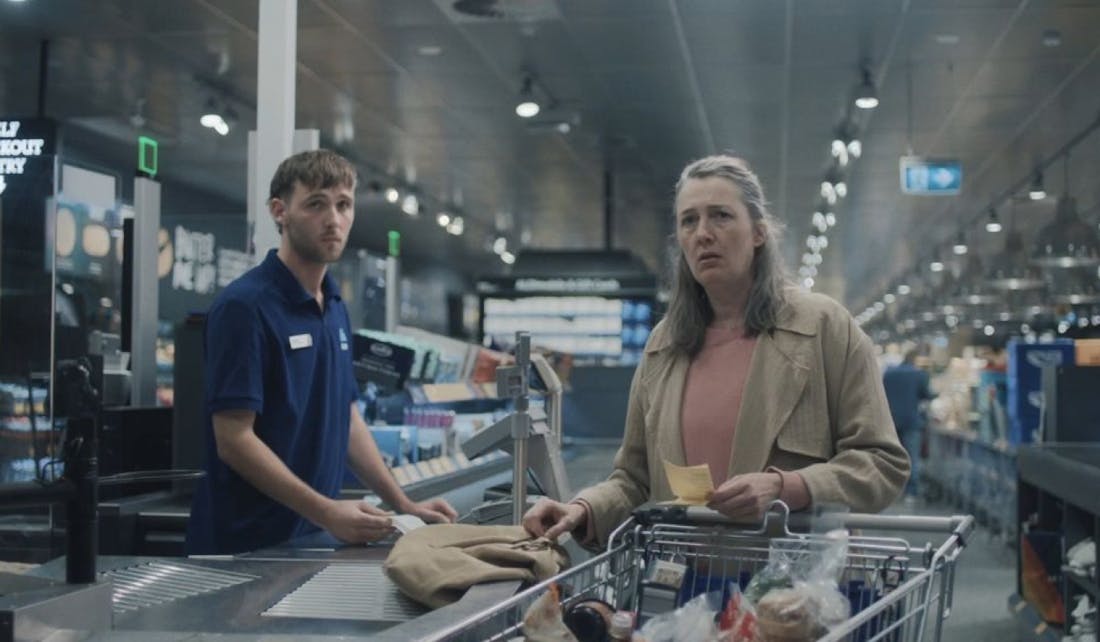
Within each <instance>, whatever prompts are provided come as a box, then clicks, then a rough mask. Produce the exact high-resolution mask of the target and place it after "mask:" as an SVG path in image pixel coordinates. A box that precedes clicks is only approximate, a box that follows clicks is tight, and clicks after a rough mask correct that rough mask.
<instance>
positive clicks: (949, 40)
mask: <svg viewBox="0 0 1100 642" xmlns="http://www.w3.org/2000/svg"><path fill="white" fill-rule="evenodd" d="M936 42H938V43H940V44H941V45H957V44H959V36H958V34H954V33H938V34H936Z"/></svg>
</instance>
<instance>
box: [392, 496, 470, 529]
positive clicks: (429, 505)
mask: <svg viewBox="0 0 1100 642" xmlns="http://www.w3.org/2000/svg"><path fill="white" fill-rule="evenodd" d="M402 512H404V513H406V514H408V515H416V516H417V517H419V518H420V519H422V520H424V523H426V524H453V523H454V522H455V521H456V520H458V512H456V511H455V509H454V508H452V507H451V505H450V504H448V503H447V500H445V499H443V498H442V497H436V498H434V499H429V500H426V501H423V502H411V503H410V504H409V505H408V506H405V507H404V510H403V511H402Z"/></svg>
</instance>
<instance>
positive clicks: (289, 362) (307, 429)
mask: <svg viewBox="0 0 1100 642" xmlns="http://www.w3.org/2000/svg"><path fill="white" fill-rule="evenodd" d="M322 291H323V293H324V299H325V306H324V311H323V312H322V310H321V309H320V307H319V306H318V305H317V301H316V300H314V298H313V297H312V296H311V295H310V294H309V293H308V292H306V290H305V288H303V287H302V285H301V284H300V283H299V282H298V280H297V279H296V278H295V277H294V274H293V273H291V271H290V270H289V269H287V267H286V265H285V264H283V262H282V261H281V260H280V259H279V258H278V256H276V254H275V250H272V251H270V252H269V253H268V254H267V257H266V258H265V259H264V261H263V262H262V263H261V264H260V265H258V266H256V267H255V268H253V269H251V270H249V271H248V272H247V273H245V274H244V275H243V276H241V277H240V278H239V279H237V280H236V281H234V282H233V283H231V284H229V286H228V287H226V288H225V290H223V291H222V293H221V294H219V295H218V297H217V299H216V300H215V301H214V304H213V305H212V306H211V307H210V312H209V314H208V316H207V322H206V334H205V351H206V371H205V375H206V428H205V430H206V436H207V465H206V470H207V475H206V477H205V478H204V479H203V480H202V481H201V482H200V483H199V485H198V487H197V488H196V491H195V496H194V500H193V502H192V507H191V520H190V522H189V523H188V529H187V552H188V554H213V553H238V552H242V551H249V550H255V549H258V548H262V547H265V546H271V545H274V544H278V543H280V542H284V541H286V540H287V539H290V538H292V537H297V536H299V535H304V534H307V533H311V532H314V531H316V530H318V529H317V527H316V526H314V525H313V524H311V523H310V522H308V521H306V520H305V519H303V518H302V517H301V516H299V515H298V514H297V513H295V512H294V511H292V510H290V509H289V508H287V507H285V506H283V505H282V504H280V503H278V502H276V501H275V500H273V499H271V498H269V497H268V496H267V495H265V494H263V493H262V492H260V491H259V490H257V489H256V488H255V487H254V486H252V484H250V483H249V482H247V481H246V480H245V479H243V478H242V477H241V476H240V475H238V474H237V473H236V472H234V471H233V470H232V469H230V468H229V466H227V465H226V464H225V462H223V461H222V460H221V459H220V458H219V457H218V453H217V445H216V443H215V441H214V425H213V419H212V417H213V413H215V412H218V411H222V410H251V411H253V412H255V413H256V422H255V425H254V428H255V432H256V434H257V435H258V436H259V438H260V439H261V440H263V442H264V443H265V444H267V445H268V447H270V448H271V450H272V451H274V452H275V454H276V455H277V456H278V457H279V459H281V460H282V461H283V462H284V463H285V464H286V465H287V467H288V468H290V470H291V471H292V472H293V473H294V474H295V475H297V476H298V477H299V478H300V479H301V480H302V481H304V482H305V483H307V484H309V485H310V486H312V487H313V488H314V489H315V490H316V491H317V492H319V493H321V494H322V495H326V496H328V497H336V496H337V494H338V493H339V491H340V482H341V480H342V479H343V476H344V465H345V460H346V458H347V452H348V426H349V421H350V419H351V417H350V407H351V403H352V401H353V400H354V399H355V395H356V385H355V379H354V373H353V370H352V362H351V346H350V338H349V337H350V334H351V328H350V324H349V321H348V312H347V308H345V307H344V303H343V301H342V300H341V298H340V294H339V290H338V288H337V285H336V282H335V280H334V279H333V278H332V276H331V275H328V274H326V275H325V279H324V282H323V284H322Z"/></svg>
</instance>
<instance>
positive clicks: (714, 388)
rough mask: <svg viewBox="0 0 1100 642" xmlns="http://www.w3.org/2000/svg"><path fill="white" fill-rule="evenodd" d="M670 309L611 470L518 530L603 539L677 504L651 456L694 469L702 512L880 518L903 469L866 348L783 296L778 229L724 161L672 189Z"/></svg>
mask: <svg viewBox="0 0 1100 642" xmlns="http://www.w3.org/2000/svg"><path fill="white" fill-rule="evenodd" d="M674 215H675V229H676V233H675V240H676V244H675V246H674V247H673V248H672V265H673V279H672V292H671V298H670V302H669V310H668V314H667V315H666V316H665V318H664V319H663V320H662V321H661V322H660V323H659V324H658V325H657V327H655V328H654V330H653V333H652V334H651V336H650V338H649V340H648V342H647V343H646V347H645V351H644V356H643V357H642V361H641V363H640V364H639V366H638V368H637V370H636V371H635V373H634V380H633V383H632V384H631V390H630V399H629V404H628V409H627V417H626V428H625V433H624V436H623V443H622V447H621V448H620V449H619V452H618V454H617V455H616V457H615V462H614V470H613V471H612V473H611V476H610V477H609V478H608V479H607V481H604V482H602V483H600V484H597V485H596V486H594V487H592V488H588V489H585V490H583V491H581V492H580V493H579V494H578V495H577V497H576V498H575V499H574V500H573V501H572V502H570V503H568V504H563V503H560V502H555V501H550V500H548V499H543V500H540V501H539V503H537V504H536V505H535V506H534V507H532V508H531V510H530V511H528V513H527V515H526V516H525V517H524V522H523V525H524V526H525V527H526V528H527V529H528V530H529V531H530V532H532V533H533V534H535V535H545V536H547V537H550V538H555V537H557V536H558V535H560V534H561V533H563V532H566V531H573V532H574V535H575V536H576V537H578V539H579V540H580V541H581V542H583V543H588V544H594V543H599V544H603V543H605V542H606V541H607V538H608V536H609V534H610V533H611V531H612V530H614V528H615V527H616V526H617V525H618V524H620V523H622V522H623V521H624V520H626V519H627V518H628V517H629V516H630V514H631V511H632V510H633V509H634V508H635V507H637V506H638V505H640V504H642V503H644V502H646V501H649V500H654V501H663V500H671V499H673V498H674V496H673V494H672V491H671V489H670V487H669V483H668V479H667V477H666V474H665V469H664V462H666V461H667V462H669V463H671V464H676V465H681V466H683V465H706V466H708V467H709V469H710V473H711V478H712V480H713V481H714V484H715V486H716V488H715V490H714V491H713V493H712V494H711V496H710V499H709V503H708V506H710V507H711V508H713V509H715V510H718V511H720V512H722V513H723V514H725V515H727V516H730V517H733V518H741V519H758V518H759V517H760V516H761V515H762V513H763V512H764V510H765V509H766V507H767V506H768V504H769V503H770V502H771V501H772V500H775V499H782V500H783V501H785V502H786V503H787V504H788V505H789V506H790V507H791V508H792V509H794V510H798V509H802V508H807V507H809V506H810V505H815V504H826V503H837V504H844V505H847V506H849V507H850V508H851V509H852V510H855V511H864V512H866V511H878V510H881V509H883V508H885V507H886V506H888V505H889V504H890V503H891V502H893V501H894V499H895V498H896V497H897V495H898V493H899V492H900V491H901V488H902V485H903V484H904V483H905V480H906V475H907V473H908V471H909V463H908V461H907V458H906V456H905V451H904V450H903V449H902V447H901V444H899V443H898V438H897V434H896V433H895V431H894V428H893V426H892V424H891V422H890V412H889V410H888V407H887V404H886V397H885V395H884V394H883V389H882V381H881V378H880V374H879V368H878V365H877V363H876V360H875V353H874V349H873V346H872V344H871V340H870V339H869V338H868V337H867V335H866V334H864V333H863V331H862V330H860V328H859V326H858V325H857V324H856V323H855V321H854V320H853V319H852V317H851V316H850V315H849V314H848V312H847V310H845V309H844V307H842V306H841V305H840V304H838V303H837V302H835V301H833V300H832V299H830V298H828V297H826V296H823V295H820V294H815V293H812V292H808V291H806V290H803V289H801V288H795V287H792V286H791V284H790V282H789V280H788V279H787V277H786V274H785V271H784V269H783V263H782V258H781V252H780V247H779V236H780V234H779V233H780V225H779V223H778V221H776V219H775V218H773V216H772V215H771V213H770V212H769V211H768V208H767V201H766V199H765V197H764V193H763V189H762V188H761V186H760V182H759V180H758V179H757V177H756V174H755V173H753V171H752V170H751V169H750V168H749V166H748V164H747V163H746V162H745V161H743V160H741V159H739V158H735V157H732V156H725V155H720V156H711V157H707V158H703V159H701V160H698V161H695V162H693V163H691V164H689V165H688V166H687V167H686V168H685V169H684V170H683V172H682V174H681V176H680V180H679V181H678V183H677V185H676V199H675V211H674Z"/></svg>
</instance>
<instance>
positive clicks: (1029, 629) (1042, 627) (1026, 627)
mask: <svg viewBox="0 0 1100 642" xmlns="http://www.w3.org/2000/svg"><path fill="white" fill-rule="evenodd" d="M1008 611H1009V612H1010V613H1011V614H1012V616H1013V617H1014V618H1016V622H1017V624H1018V625H1019V631H1020V639H1021V640H1035V641H1036V642H1062V630H1061V629H1060V628H1058V627H1057V626H1051V625H1050V624H1047V623H1046V622H1045V621H1044V620H1043V618H1041V617H1040V616H1039V612H1038V611H1036V610H1035V607H1033V606H1032V605H1031V604H1030V603H1029V602H1028V601H1027V600H1025V599H1024V598H1022V597H1020V596H1019V595H1016V594H1015V593H1014V594H1012V595H1010V596H1008Z"/></svg>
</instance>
